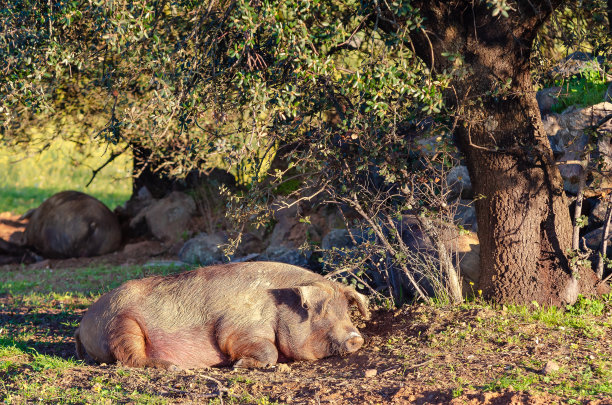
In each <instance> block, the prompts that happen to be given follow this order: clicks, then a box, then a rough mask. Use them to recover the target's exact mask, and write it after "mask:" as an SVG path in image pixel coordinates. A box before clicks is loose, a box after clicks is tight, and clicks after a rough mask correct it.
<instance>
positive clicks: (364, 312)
mask: <svg viewBox="0 0 612 405" xmlns="http://www.w3.org/2000/svg"><path fill="white" fill-rule="evenodd" d="M344 296H345V297H346V299H347V300H348V302H349V304H355V305H357V308H359V312H360V313H361V316H363V317H364V318H365V319H366V320H367V319H370V310H369V309H368V298H367V297H366V296H365V295H363V294H359V293H358V292H357V291H355V290H354V289H353V288H352V287H345V288H344Z"/></svg>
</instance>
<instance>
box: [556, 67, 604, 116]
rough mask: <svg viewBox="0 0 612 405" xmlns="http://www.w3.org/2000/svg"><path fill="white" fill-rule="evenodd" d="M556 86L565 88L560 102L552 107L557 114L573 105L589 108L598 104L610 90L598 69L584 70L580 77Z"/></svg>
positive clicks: (574, 77) (573, 77)
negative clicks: (607, 90)
mask: <svg viewBox="0 0 612 405" xmlns="http://www.w3.org/2000/svg"><path fill="white" fill-rule="evenodd" d="M556 85H557V86H561V87H562V88H563V90H562V91H561V95H560V97H559V100H558V101H557V103H556V104H555V105H554V106H553V107H552V111H553V112H556V113H561V112H562V111H563V110H565V109H566V108H567V107H569V106H572V105H578V106H581V107H587V106H590V105H594V104H597V103H599V102H601V101H602V100H603V96H604V94H605V92H606V89H607V88H608V85H607V84H606V77H605V75H604V74H603V73H601V72H599V71H598V70H596V69H587V70H584V71H583V72H582V74H581V75H580V76H572V77H571V78H570V79H569V80H563V81H558V82H557V83H556Z"/></svg>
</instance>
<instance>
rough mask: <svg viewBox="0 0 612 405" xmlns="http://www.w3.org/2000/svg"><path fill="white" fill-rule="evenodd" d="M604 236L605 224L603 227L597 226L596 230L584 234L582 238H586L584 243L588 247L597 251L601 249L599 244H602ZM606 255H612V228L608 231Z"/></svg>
mask: <svg viewBox="0 0 612 405" xmlns="http://www.w3.org/2000/svg"><path fill="white" fill-rule="evenodd" d="M611 228H612V227H611ZM602 236H603V226H602V227H601V228H597V229H595V230H594V231H591V232H589V233H587V234H586V235H584V236H583V237H582V238H581V240H582V239H584V243H585V244H586V245H587V247H588V248H589V249H591V250H594V251H595V252H598V251H599V246H600V245H601V237H602ZM606 255H607V256H608V257H612V229H610V230H609V231H608V248H607V249H606Z"/></svg>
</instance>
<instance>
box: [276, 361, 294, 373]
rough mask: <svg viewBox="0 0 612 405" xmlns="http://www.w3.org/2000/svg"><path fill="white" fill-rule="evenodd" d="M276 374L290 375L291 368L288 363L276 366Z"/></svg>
mask: <svg viewBox="0 0 612 405" xmlns="http://www.w3.org/2000/svg"><path fill="white" fill-rule="evenodd" d="M276 372H277V373H289V372H291V367H289V365H288V364H287V363H278V364H277V365H276Z"/></svg>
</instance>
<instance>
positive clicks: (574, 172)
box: [559, 164, 584, 195]
mask: <svg viewBox="0 0 612 405" xmlns="http://www.w3.org/2000/svg"><path fill="white" fill-rule="evenodd" d="M559 172H560V173H561V177H562V178H563V188H564V189H565V191H567V192H568V193H570V194H572V195H576V194H578V190H579V189H580V176H582V173H583V172H584V170H583V168H582V166H581V165H575V164H563V165H559Z"/></svg>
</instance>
